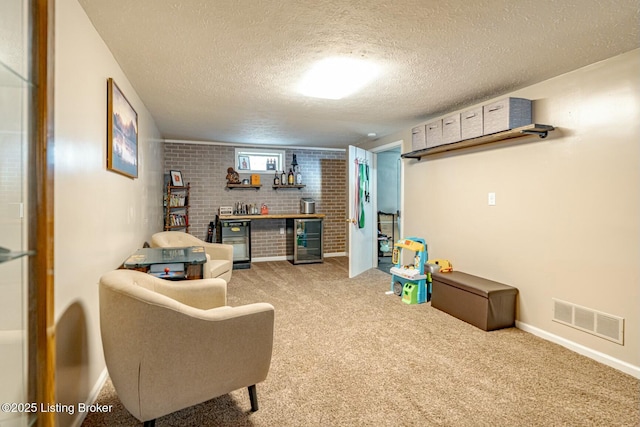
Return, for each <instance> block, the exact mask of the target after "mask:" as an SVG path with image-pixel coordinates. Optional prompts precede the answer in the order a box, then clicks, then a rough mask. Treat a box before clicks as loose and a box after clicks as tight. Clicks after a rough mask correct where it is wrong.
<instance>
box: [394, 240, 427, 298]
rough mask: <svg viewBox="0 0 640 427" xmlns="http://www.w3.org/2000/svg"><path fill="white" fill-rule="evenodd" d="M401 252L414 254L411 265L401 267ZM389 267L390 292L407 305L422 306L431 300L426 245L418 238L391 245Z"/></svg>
mask: <svg viewBox="0 0 640 427" xmlns="http://www.w3.org/2000/svg"><path fill="white" fill-rule="evenodd" d="M403 250H408V251H412V252H413V253H414V257H413V264H408V265H402V259H403V256H402V255H403V254H402V251H403ZM392 262H393V264H395V265H394V267H391V270H390V272H391V291H393V292H394V293H395V294H396V295H401V296H402V301H403V302H405V303H407V304H422V303H423V302H425V301H430V300H431V283H430V282H429V284H427V275H426V274H425V271H424V269H425V264H426V263H427V243H426V242H425V241H424V239H421V238H419V237H407V238H405V239H402V240H398V241H397V242H396V243H395V244H394V245H393V256H392Z"/></svg>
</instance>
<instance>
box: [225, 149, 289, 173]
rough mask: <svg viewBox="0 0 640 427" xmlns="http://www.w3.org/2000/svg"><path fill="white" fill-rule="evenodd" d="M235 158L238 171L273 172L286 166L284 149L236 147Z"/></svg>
mask: <svg viewBox="0 0 640 427" xmlns="http://www.w3.org/2000/svg"><path fill="white" fill-rule="evenodd" d="M235 159H236V161H235V162H236V164H235V168H236V170H237V171H238V173H258V174H273V173H275V171H281V170H283V168H284V167H285V165H284V159H285V152H284V150H269V149H258V148H251V149H247V148H236V156H235Z"/></svg>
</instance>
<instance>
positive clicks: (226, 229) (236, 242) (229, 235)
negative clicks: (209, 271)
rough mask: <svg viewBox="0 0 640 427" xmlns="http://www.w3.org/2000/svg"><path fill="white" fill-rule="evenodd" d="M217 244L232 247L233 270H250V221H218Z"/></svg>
mask: <svg viewBox="0 0 640 427" xmlns="http://www.w3.org/2000/svg"><path fill="white" fill-rule="evenodd" d="M217 240H218V242H220V243H224V244H227V245H232V246H233V269H234V270H237V269H241V268H251V221H248V220H226V219H223V220H220V224H219V226H218V239H217Z"/></svg>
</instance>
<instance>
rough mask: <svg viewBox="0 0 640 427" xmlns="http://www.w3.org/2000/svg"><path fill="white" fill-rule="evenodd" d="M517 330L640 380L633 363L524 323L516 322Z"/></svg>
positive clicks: (638, 372) (639, 369) (639, 373)
mask: <svg viewBox="0 0 640 427" xmlns="http://www.w3.org/2000/svg"><path fill="white" fill-rule="evenodd" d="M516 328H518V329H521V330H523V331H525V332H529V333H530V334H533V335H535V336H538V337H540V338H542V339H545V340H547V341H551V342H553V343H556V344H558V345H561V346H562V347H565V348H568V349H569V350H571V351H575V352H576V353H578V354H581V355H583V356H586V357H588V358H590V359H593V360H595V361H596V362H600V363H602V364H604V365H607V366H610V367H612V368H614V369H617V370H619V371H622V372H624V373H625V374H629V375H631V376H632V377H635V378H638V379H640V366H635V365H632V364H631V363H627V362H624V361H622V360H619V359H616V358H615V357H611V356H609V355H607V354H604V353H601V352H599V351H596V350H593V349H591V348H589V347H585V346H583V345H582V344H578V343H575V342H573V341H570V340H568V339H566V338H562V337H559V336H557V335H554V334H552V333H549V332H547V331H543V330H542V329H540V328H536V327H535V326H531V325H528V324H526V323H523V322H519V321H516Z"/></svg>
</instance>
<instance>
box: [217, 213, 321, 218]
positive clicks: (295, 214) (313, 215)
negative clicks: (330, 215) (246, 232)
mask: <svg viewBox="0 0 640 427" xmlns="http://www.w3.org/2000/svg"><path fill="white" fill-rule="evenodd" d="M325 216H326V215H325V214H319V213H315V214H301V213H291V214H267V215H220V216H218V218H219V219H220V220H235V219H238V220H241V219H244V220H247V219H250V220H254V219H289V218H295V219H306V218H324V217H325Z"/></svg>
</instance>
